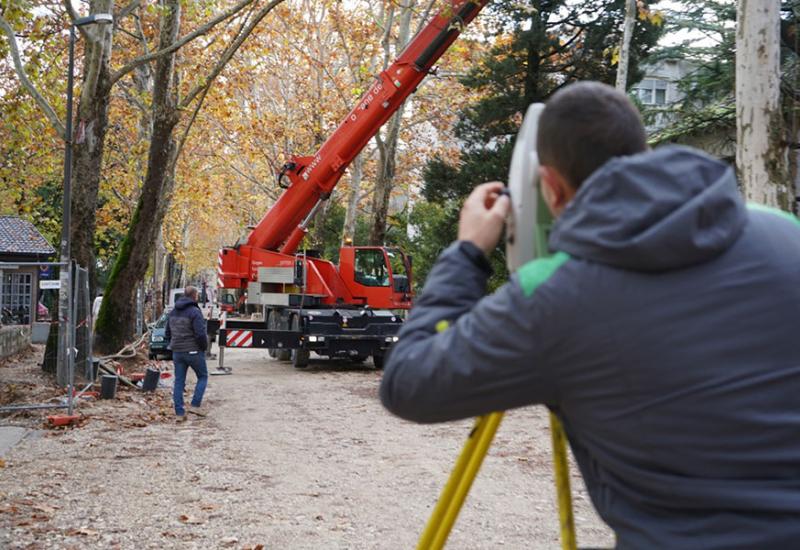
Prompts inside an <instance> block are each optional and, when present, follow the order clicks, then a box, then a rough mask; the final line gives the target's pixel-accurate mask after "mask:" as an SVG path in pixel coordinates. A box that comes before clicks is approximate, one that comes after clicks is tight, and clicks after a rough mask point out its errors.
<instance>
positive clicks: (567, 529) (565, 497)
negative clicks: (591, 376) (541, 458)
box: [550, 413, 577, 550]
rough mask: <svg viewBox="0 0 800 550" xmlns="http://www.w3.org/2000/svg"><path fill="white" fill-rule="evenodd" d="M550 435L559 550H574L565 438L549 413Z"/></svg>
mask: <svg viewBox="0 0 800 550" xmlns="http://www.w3.org/2000/svg"><path fill="white" fill-rule="evenodd" d="M550 434H551V435H552V438H553V468H554V469H555V477H556V495H557V496H558V520H559V525H560V527H561V548H562V549H563V550H575V548H576V547H577V540H576V537H575V518H574V515H573V513H572V490H571V489H570V484H569V465H568V463H567V436H566V434H565V433H564V428H563V426H561V422H560V421H559V420H558V417H556V415H554V414H553V413H550Z"/></svg>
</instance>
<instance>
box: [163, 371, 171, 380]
mask: <svg viewBox="0 0 800 550" xmlns="http://www.w3.org/2000/svg"><path fill="white" fill-rule="evenodd" d="M161 378H162V379H163V378H172V373H171V372H162V373H161Z"/></svg>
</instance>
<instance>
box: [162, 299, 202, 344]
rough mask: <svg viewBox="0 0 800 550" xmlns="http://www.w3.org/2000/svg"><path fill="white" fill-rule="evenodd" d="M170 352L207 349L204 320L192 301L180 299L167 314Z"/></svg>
mask: <svg viewBox="0 0 800 550" xmlns="http://www.w3.org/2000/svg"><path fill="white" fill-rule="evenodd" d="M166 338H167V342H170V349H171V350H172V351H205V350H206V348H208V334H207V333H206V320H205V319H204V318H203V312H202V311H200V306H198V305H197V302H195V301H194V300H192V299H190V298H187V297H185V296H184V297H182V298H178V301H177V302H175V308H174V309H173V310H172V311H170V312H169V322H168V323H167V330H166Z"/></svg>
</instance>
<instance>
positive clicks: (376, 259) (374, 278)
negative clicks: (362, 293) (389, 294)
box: [355, 248, 389, 286]
mask: <svg viewBox="0 0 800 550" xmlns="http://www.w3.org/2000/svg"><path fill="white" fill-rule="evenodd" d="M355 267H356V276H355V279H356V282H357V283H361V284H362V285H364V286H389V272H388V270H387V269H386V258H385V257H384V256H383V250H380V249H377V248H359V249H357V250H356V266H355Z"/></svg>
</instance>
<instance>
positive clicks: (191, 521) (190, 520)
mask: <svg viewBox="0 0 800 550" xmlns="http://www.w3.org/2000/svg"><path fill="white" fill-rule="evenodd" d="M178 519H179V520H180V521H181V523H185V524H187V525H202V524H203V523H205V522H206V520H204V519H201V518H198V517H196V516H190V515H187V514H181V515H180V516H178Z"/></svg>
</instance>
